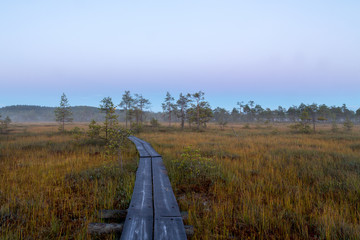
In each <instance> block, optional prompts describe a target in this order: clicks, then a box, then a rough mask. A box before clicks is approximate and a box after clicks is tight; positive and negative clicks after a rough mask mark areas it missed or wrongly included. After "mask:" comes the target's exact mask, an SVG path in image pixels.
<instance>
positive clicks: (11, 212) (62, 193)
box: [0, 124, 137, 239]
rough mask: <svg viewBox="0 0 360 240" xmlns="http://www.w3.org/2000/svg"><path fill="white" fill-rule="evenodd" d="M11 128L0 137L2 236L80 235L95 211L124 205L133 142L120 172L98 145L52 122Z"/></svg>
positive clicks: (133, 165) (131, 174) (129, 188)
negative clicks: (62, 130)
mask: <svg viewBox="0 0 360 240" xmlns="http://www.w3.org/2000/svg"><path fill="white" fill-rule="evenodd" d="M74 126H80V127H84V128H85V125H83V124H76V125H75V124H74V125H72V126H69V128H73V127H74ZM14 128H15V129H14V130H15V131H13V132H12V134H11V135H8V136H0V206H1V207H0V238H1V239H85V238H89V236H87V234H86V228H87V224H88V223H89V222H98V221H100V219H97V214H96V212H97V210H101V209H127V207H128V204H129V201H130V198H131V194H132V189H133V184H134V180H135V174H134V173H135V170H136V164H137V162H136V159H137V158H136V152H135V149H134V148H133V147H130V149H129V152H127V153H126V156H125V159H126V163H125V171H124V172H122V171H121V170H120V169H119V167H118V164H117V162H116V161H115V159H108V158H105V157H104V156H103V155H102V154H101V152H102V146H101V144H100V145H99V144H98V143H96V142H92V143H91V142H86V141H85V140H84V139H80V140H78V141H75V140H74V138H73V136H71V135H60V134H57V133H56V130H57V126H56V125H54V124H31V125H23V124H20V125H19V124H17V125H15V126H14Z"/></svg>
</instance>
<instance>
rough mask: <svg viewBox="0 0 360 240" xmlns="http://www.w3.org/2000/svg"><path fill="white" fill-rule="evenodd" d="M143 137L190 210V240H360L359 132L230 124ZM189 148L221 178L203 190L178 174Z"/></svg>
mask: <svg viewBox="0 0 360 240" xmlns="http://www.w3.org/2000/svg"><path fill="white" fill-rule="evenodd" d="M274 128H276V131H274ZM140 137H141V138H143V139H145V140H147V141H149V142H151V143H152V145H153V146H154V148H155V149H156V150H157V151H158V152H159V153H160V154H162V155H163V158H164V161H165V164H166V167H167V170H168V172H169V176H170V178H171V182H172V184H173V188H174V191H175V194H176V195H177V199H178V201H179V203H180V206H181V209H182V210H185V211H189V219H188V221H187V222H186V224H191V225H194V227H195V231H196V232H195V236H194V239H358V237H359V236H360V151H359V140H360V134H359V129H355V130H354V132H353V133H345V132H339V133H331V131H330V127H329V126H323V127H320V128H319V132H318V133H317V134H293V133H291V132H290V130H289V129H288V128H287V126H283V125H279V126H275V127H264V128H260V127H259V126H252V125H250V126H249V129H244V128H243V127H242V126H240V125H239V126H236V125H234V126H230V127H228V128H227V129H226V130H223V131H220V130H218V129H217V128H215V127H210V128H209V129H207V130H206V131H204V132H187V131H185V132H179V131H174V130H173V129H172V130H170V131H165V130H163V131H162V132H161V133H159V132H145V133H142V134H141V135H140ZM190 145H191V146H192V148H193V149H199V153H200V155H201V157H206V158H211V159H212V160H213V161H214V162H215V163H216V166H217V169H219V171H220V172H219V173H217V174H209V175H208V177H207V178H205V179H206V181H207V184H205V183H204V177H202V178H198V179H195V178H191V180H192V183H191V182H190V183H189V182H188V180H189V178H188V177H189V176H191V174H192V173H191V172H190V171H188V172H186V171H181V173H182V174H179V171H180V170H181V168H182V167H181V166H180V165H179V161H181V159H183V154H184V149H186V147H187V146H190ZM179 166H180V167H179ZM210 172H211V171H210ZM187 176H188V177H187ZM209 181H210V182H209ZM189 186H191V187H190V188H189Z"/></svg>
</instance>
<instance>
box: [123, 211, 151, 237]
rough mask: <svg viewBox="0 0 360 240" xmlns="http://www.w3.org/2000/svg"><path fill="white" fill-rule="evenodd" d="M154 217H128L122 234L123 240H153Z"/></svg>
mask: <svg viewBox="0 0 360 240" xmlns="http://www.w3.org/2000/svg"><path fill="white" fill-rule="evenodd" d="M152 234H153V217H152V216H151V217H144V216H132V217H130V216H129V217H126V221H125V225H124V229H123V231H122V234H121V238H120V239H122V240H127V239H130V240H132V239H134V240H152V239H153V236H152Z"/></svg>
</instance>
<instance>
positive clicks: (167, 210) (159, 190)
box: [152, 157, 181, 217]
mask: <svg viewBox="0 0 360 240" xmlns="http://www.w3.org/2000/svg"><path fill="white" fill-rule="evenodd" d="M152 168H153V189H154V208H155V217H181V214H180V210H179V206H178V204H177V202H176V198H175V195H174V192H173V190H172V187H171V184H170V181H169V177H168V176H167V171H166V169H165V166H164V163H163V161H162V158H159V157H157V158H152Z"/></svg>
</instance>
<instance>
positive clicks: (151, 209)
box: [121, 136, 187, 240]
mask: <svg viewBox="0 0 360 240" xmlns="http://www.w3.org/2000/svg"><path fill="white" fill-rule="evenodd" d="M129 139H130V140H131V141H132V142H133V143H134V144H135V146H136V148H137V150H138V152H139V155H140V159H139V166H138V170H137V172H136V180H135V186H134V191H133V195H132V198H131V202H130V206H129V209H128V213H127V216H126V220H125V225H124V229H123V232H122V234H121V239H124V240H125V239H156V240H160V239H169V240H170V239H171V240H177V239H179V240H180V239H182V240H183V239H187V237H186V233H185V228H184V224H183V221H182V217H181V213H180V209H179V206H178V204H177V202H176V198H175V195H174V192H173V190H172V187H171V184H170V181H169V177H168V176H167V172H166V169H165V166H164V163H163V161H162V157H161V156H160V154H158V153H157V152H156V151H155V150H154V149H153V148H152V147H151V145H150V144H149V143H147V142H145V141H143V140H141V139H139V138H137V137H134V136H130V137H129Z"/></svg>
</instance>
